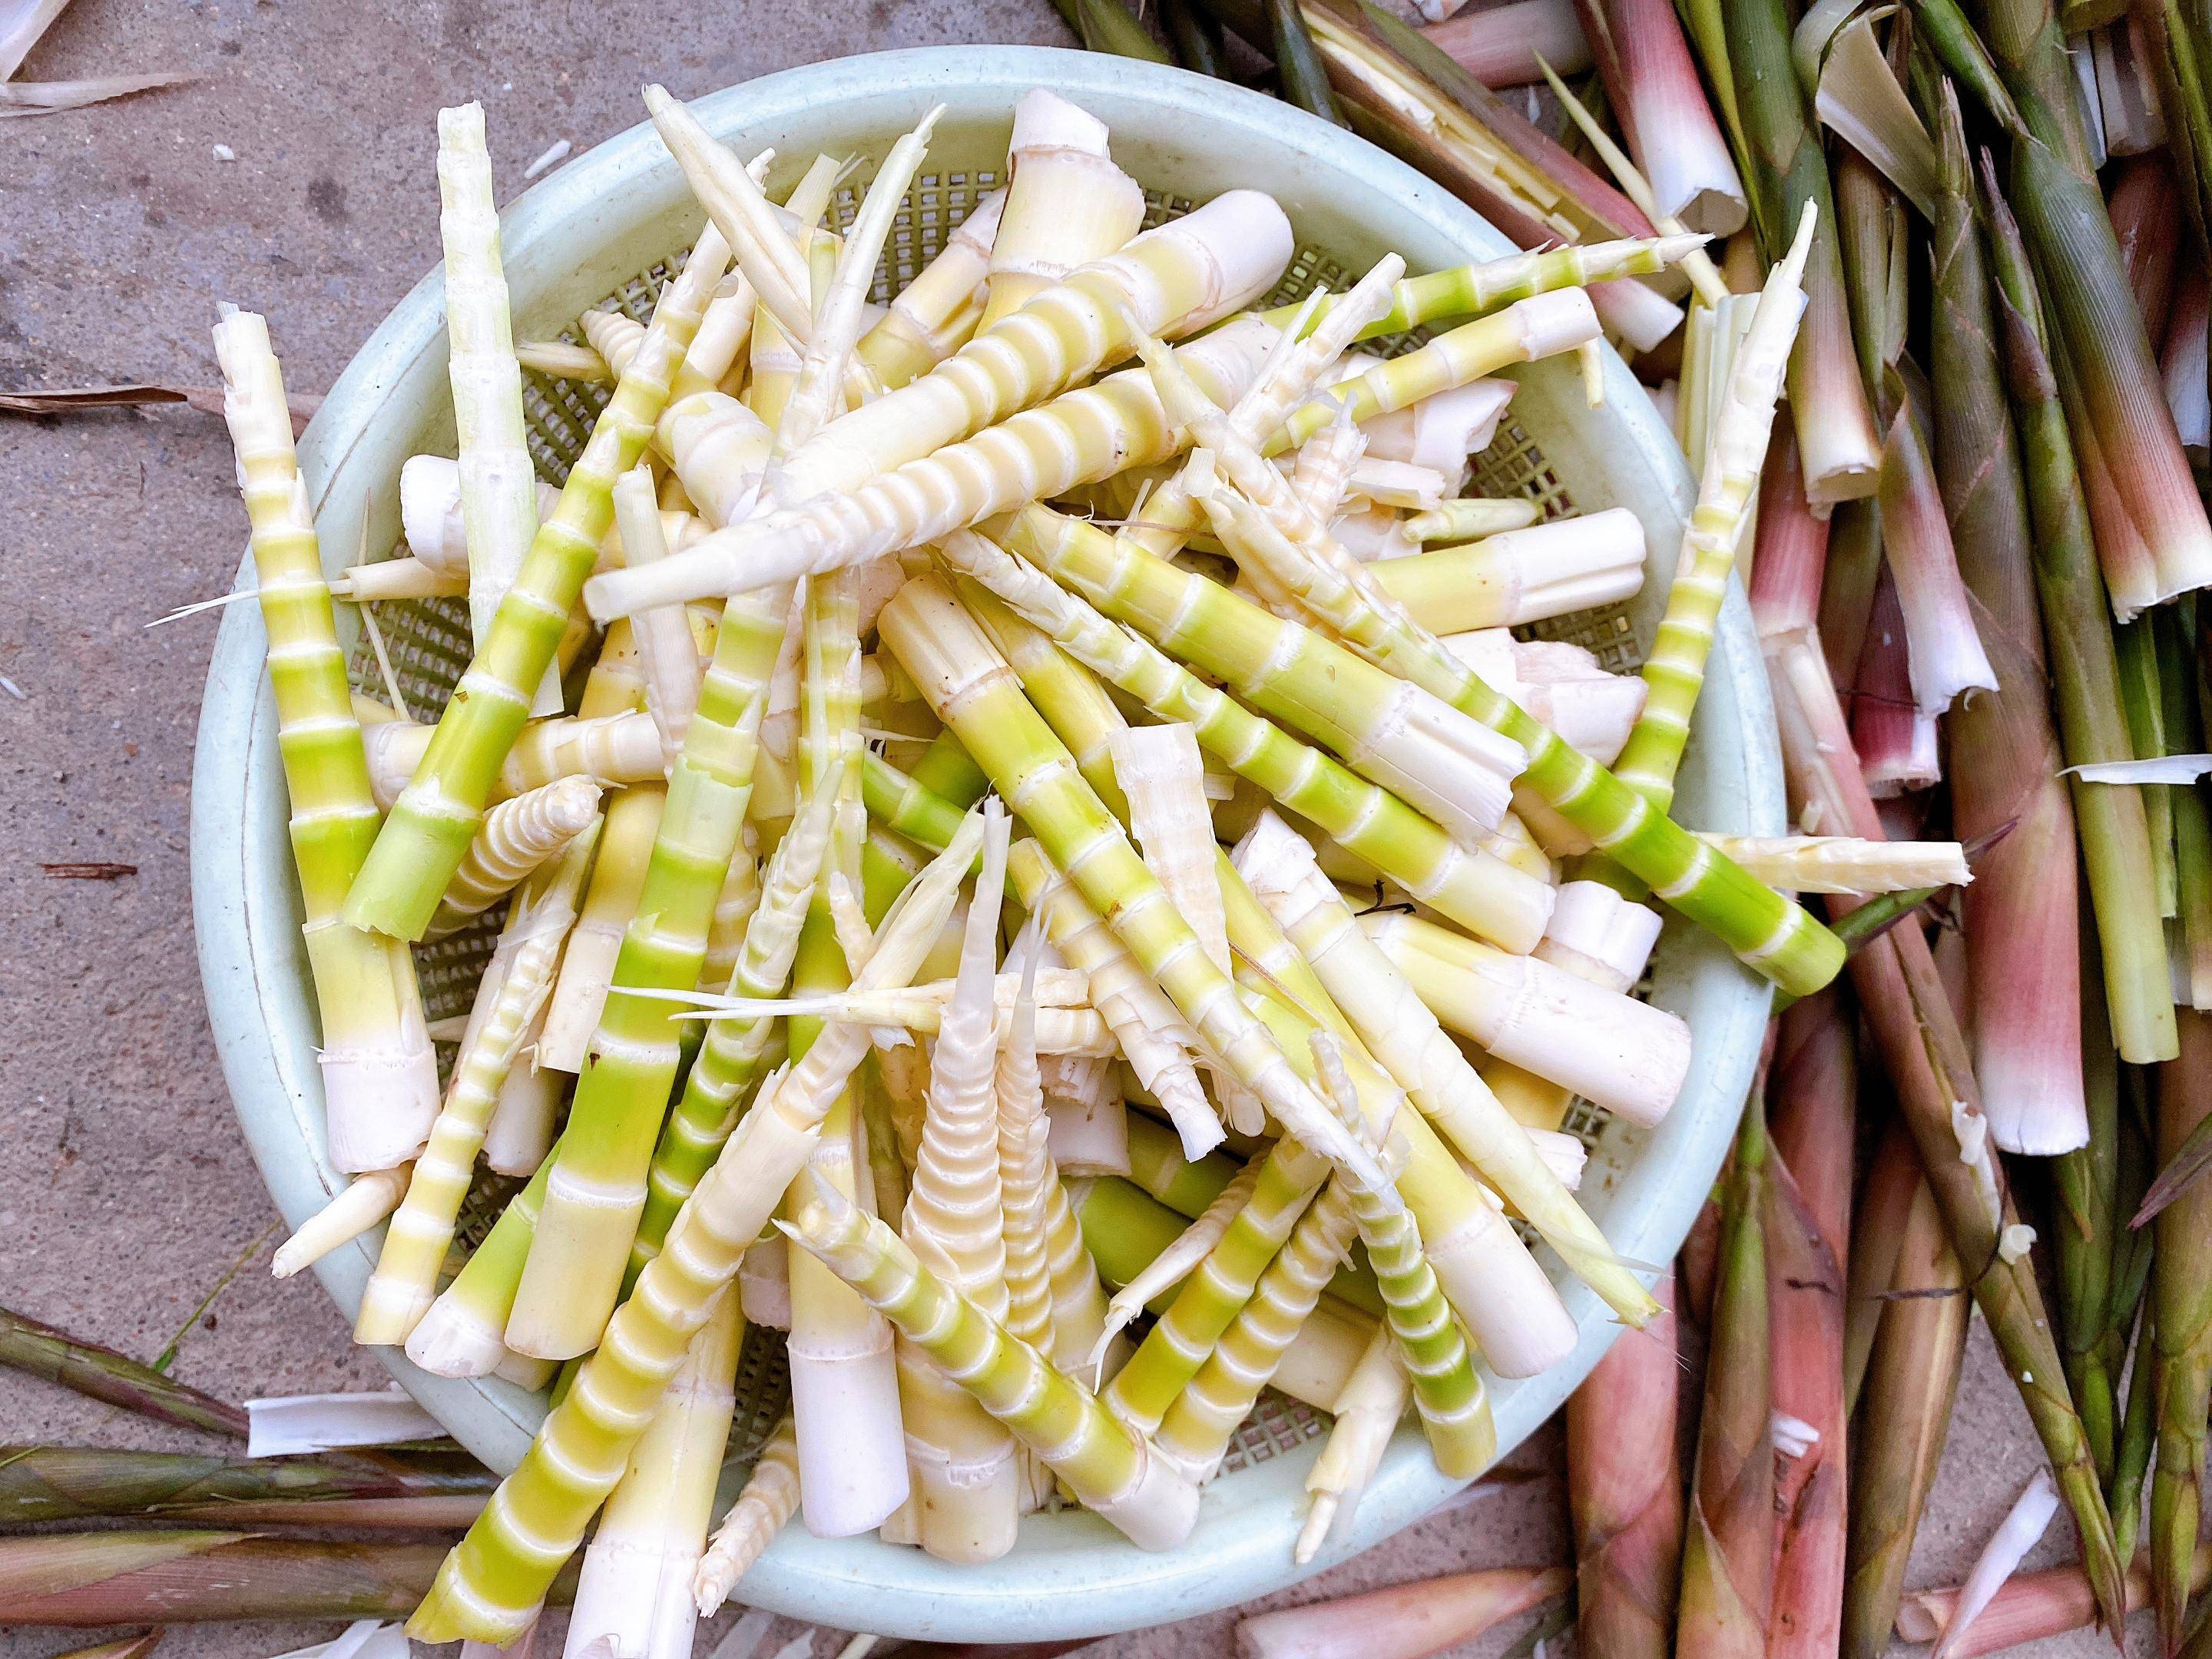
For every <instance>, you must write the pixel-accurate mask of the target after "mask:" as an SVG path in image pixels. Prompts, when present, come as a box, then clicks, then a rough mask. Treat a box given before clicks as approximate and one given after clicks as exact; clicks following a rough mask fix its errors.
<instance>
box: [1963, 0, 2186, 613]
mask: <svg viewBox="0 0 2212 1659" xmlns="http://www.w3.org/2000/svg"><path fill="white" fill-rule="evenodd" d="M1967 16H1968V18H1969V20H1970V21H1972V22H1974V23H1978V25H1979V31H1980V37H1981V40H1982V41H1983V42H1984V43H1985V46H1986V48H1987V55H1988V57H1989V58H1990V60H1991V61H1992V62H1993V63H1994V64H1996V68H1997V71H1998V73H1999V75H2000V76H2002V80H2003V82H2004V84H2005V86H2006V88H2007V89H2008V92H2009V93H2010V94H2011V101H2012V104H2013V106H2014V107H2015V109H2016V110H2017V112H2018V116H2019V120H2020V124H2021V130H2020V131H2019V133H2018V134H2017V136H2016V137H2015V140H2014V143H2013V146H2012V157H2011V161H2012V166H2011V180H2010V182H2011V186H2012V188H2011V204H2012V207H2013V210H2014V211H2015V213H2016V214H2017V215H2018V216H2019V218H2020V223H2021V230H2022V232H2023V234H2025V236H2026V239H2027V246H2029V248H2030V249H2031V250H2032V251H2033V253H2034V256H2035V262H2036V268H2037V274H2038V276H2039V278H2040V280H2041V283H2042V286H2043V290H2044V295H2045V299H2046V301H2048V303H2049V305H2050V307H2051V316H2052V318H2053V319H2054V321H2055V323H2056V325H2057V337H2058V340H2059V342H2060V349H2059V351H2058V352H2057V358H2058V360H2059V362H2060V364H2061V366H2062V378H2063V380H2064V381H2065V384H2066V387H2067V392H2068V399H2069V405H2070V406H2071V407H2072V408H2073V410H2074V411H2075V419H2076V422H2077V426H2076V432H2077V443H2079V444H2080V445H2081V447H2082V448H2083V450H2084V460H2085V465H2086V460H2087V450H2088V447H2089V446H2090V445H2091V444H2092V443H2093V444H2094V445H2095V446H2096V447H2097V448H2098V450H2099V451H2100V453H2102V455H2103V458H2104V460H2105V462H2106V465H2108V467H2109V468H2110V470H2111V472H2112V486H2113V489H2114V494H2115V495H2116V497H2117V500H2118V505H2119V506H2120V507H2122V508H2123V509H2124V512H2125V513H2126V515H2127V518H2128V520H2129V522H2130V527H2131V529H2132V530H2133V532H2134V535H2133V536H2132V537H2131V538H2128V539H2129V542H2130V546H2129V547H2128V548H2125V549H2124V548H2121V547H2118V546H2117V545H2115V544H2114V543H2115V540H2116V539H2117V538H2111V537H2108V538H2106V539H2105V540H2104V541H2103V542H2101V543H2100V544H2099V547H2098V552H2099V555H2100V557H2101V559H2102V560H2103V565H2104V572H2105V577H2106V586H2107V587H2108V589H2109V590H2110V597H2111V599H2112V605H2113V609H2114V611H2115V613H2116V614H2117V615H2118V617H2120V618H2121V619H2122V620H2125V619H2126V618H2128V617H2131V616H2133V615H2134V614H2135V613H2136V611H2138V610H2140V609H2142V607H2143V606H2145V605H2151V604H2154V603H2156V602H2158V601H2160V600H2161V599H2167V598H2171V597H2172V596H2173V595H2174V594H2176V593H2179V592H2185V591H2187V590H2189V589H2191V588H2193V587H2197V586H2201V585H2202V584H2203V583H2204V582H2205V581H2206V580H2212V525H2208V523H2207V520H2206V518H2205V511H2204V506H2203V501H2201V500H2200V499H2199V497H2198V495H2197V488H2196V484H2195V482H2194V481H2193V479H2192V478H2191V476H2190V473H2189V467H2188V463H2187V461H2186V459H2185V458H2184V456H2183V454H2182V451H2181V444H2180V439H2179V435H2178V434H2177V433H2176V431H2175V429H2174V424H2173V416H2172V410H2169V409H2168V408H2167V407H2166V401H2165V398H2164V397H2163V395H2162V394H2161V392H2160V386H2161V382H2160V378H2159V374H2158V360H2157V354H2156V352H2155V351H2154V349H2153V347H2152V344H2151V342H2150V339H2149V337H2148V333H2147V332H2146V331H2145V329H2144V326H2143V319H2142V312H2141V310H2140V309H2139V308H2138V307H2137V305H2136V297H2135V293H2134V290H2133V288H2132V286H2131V285H2130V283H2129V281H2128V276H2127V272H2126V270H2125V268H2124V264H2123V261H2122V259H2121V256H2120V250H2119V244H2118V239H2117V238H2116V237H2115V236H2114V234H2113V232H2112V220H2111V217H2110V216H2109V215H2108V214H2107V213H2106V210H2105V204H2104V198H2103V197H2102V195H2101V194H2100V191H2099V190H2098V187H2097V182H2096V175H2095V171H2094V169H2093V167H2092V165H2091V157H2090V153H2089V148H2088V143H2087V133H2086V132H2085V131H2084V130H2083V127H2082V121H2081V109H2080V106H2079V104H2078V102H2077V101H2076V97H2075V84H2074V71H2073V68H2072V65H2071V64H2070V63H2069V59H2068V57H2067V51H2066V44H2065V39H2064V36H2063V34H2062V33H2061V32H2060V29H2059V26H2058V21H2057V17H2056V16H2055V15H2053V11H2052V8H2051V0H1980V3H1978V4H1977V5H1975V6H1973V7H1972V8H1971V9H1969V12H1968V14H1967Z"/></svg>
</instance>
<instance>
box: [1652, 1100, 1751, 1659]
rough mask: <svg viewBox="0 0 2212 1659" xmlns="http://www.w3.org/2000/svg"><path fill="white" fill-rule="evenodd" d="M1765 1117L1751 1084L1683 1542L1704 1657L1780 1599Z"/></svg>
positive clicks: (1729, 1199) (1726, 1201) (1684, 1595)
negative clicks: (1776, 1565)
mask: <svg viewBox="0 0 2212 1659" xmlns="http://www.w3.org/2000/svg"><path fill="white" fill-rule="evenodd" d="M1767 1156H1768V1148H1767V1139H1766V1119H1765V1114H1764V1112H1763V1111H1762V1110H1761V1109H1760V1103H1759V1100H1758V1099H1757V1097H1755V1096H1754V1097H1753V1098H1752V1099H1751V1100H1749V1101H1747V1103H1746V1104H1745V1107H1744V1113H1743V1123H1742V1127H1741V1128H1740V1129H1739V1130H1738V1131H1737V1133H1736V1140H1735V1165H1734V1168H1733V1169H1732V1170H1731V1171H1730V1172H1729V1176H1728V1178H1727V1181H1726V1183H1725V1186H1724V1189H1723V1199H1722V1206H1721V1260H1720V1276H1719V1279H1718V1282H1717V1284H1716V1285H1715V1287H1714V1291H1713V1312H1712V1323H1711V1347H1710V1352H1709V1355H1708V1358H1707V1361H1706V1365H1705V1409H1704V1413H1703V1415H1702V1416H1701V1417H1700V1419H1699V1425H1698V1451H1697V1461H1696V1463H1695V1465H1694V1466H1693V1473H1692V1477H1691V1485H1690V1507H1689V1521H1688V1526H1687V1528H1686V1531H1685V1534H1684V1536H1683V1543H1682V1589H1681V1608H1680V1617H1679V1619H1678V1621H1677V1624H1676V1627H1675V1638H1674V1639H1675V1647H1676V1650H1677V1651H1679V1652H1680V1653H1682V1654H1684V1655H1691V1654H1695V1655H1697V1656H1699V1659H1731V1656H1736V1655H1741V1656H1745V1659H1754V1656H1763V1655H1764V1654H1765V1651H1766V1644H1767V1626H1768V1620H1769V1618H1770V1615H1771V1612H1772V1604H1773V1589H1774V1585H1773V1574H1774V1536H1775V1517H1774V1453H1773V1449H1772V1446H1771V1442H1770V1439H1769V1428H1768V1425H1769V1421H1770V1419H1771V1416H1772V1414H1773V1400H1772V1379H1771V1371H1770V1369H1769V1367H1770V1363H1771V1360H1770V1353H1769V1350H1768V1330H1767V1275H1766V1247H1765V1238H1764V1231H1763V1223H1762V1212H1763V1210H1764V1208H1765V1204H1766V1183H1767V1178H1768V1172H1767Z"/></svg>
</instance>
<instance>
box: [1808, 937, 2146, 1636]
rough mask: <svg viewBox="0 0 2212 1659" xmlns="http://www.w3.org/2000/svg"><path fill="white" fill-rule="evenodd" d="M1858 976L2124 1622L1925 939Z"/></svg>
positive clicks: (2083, 1440)
mask: <svg viewBox="0 0 2212 1659" xmlns="http://www.w3.org/2000/svg"><path fill="white" fill-rule="evenodd" d="M1916 946H1917V947H1918V948H1917V950H1916V949H1915V948H1913V947H1916ZM1851 969H1852V971H1851V982H1852V985H1853V987H1854V988H1855V989H1856V990H1857V993H1858V995H1859V1000H1860V1002H1861V1004H1862V1006H1864V1007H1865V1008H1866V1009H1867V1011H1868V1017H1869V1027H1870V1029H1871V1030H1873V1031H1874V1033H1875V1038H1876V1043H1877V1047H1878V1048H1880V1049H1881V1053H1882V1057H1883V1060H1884V1064H1885V1066H1886V1067H1887V1070H1888V1072H1889V1074H1890V1078H1891V1081H1892V1082H1893V1085H1895V1087H1896V1089H1897V1092H1898V1098H1899V1104H1900V1105H1901V1106H1902V1108H1903V1109H1904V1115H1905V1121H1906V1122H1907V1124H1908V1125H1909V1126H1910V1127H1911V1130H1912V1133H1913V1139H1914V1140H1915V1141H1916V1142H1917V1145H1918V1146H1919V1149H1920V1161H1921V1166H1922V1169H1923V1170H1924V1171H1925V1172H1926V1173H1927V1176H1928V1179H1929V1185H1930V1188H1931V1190H1932V1191H1933V1192H1934V1193H1935V1194H1936V1200H1937V1203H1938V1205H1939V1206H1940V1208H1941V1210H1942V1214H1943V1218H1944V1223H1945V1225H1946V1227H1947V1229H1948V1231H1949V1233H1950V1236H1951V1238H1952V1240H1953V1243H1954V1247H1955V1248H1956V1249H1958V1251H1959V1254H1960V1260H1961V1261H1972V1262H1973V1263H1975V1264H1977V1266H1976V1267H1975V1268H1974V1269H1972V1270H1970V1272H1971V1282H1972V1285H1973V1287H1974V1294H1975V1300H1976V1302H1977V1304H1978V1305H1979V1306H1980V1308H1981V1309H1982V1311H1983V1315H1984V1318H1985V1319H1986V1320H1987V1321H1988V1322H1989V1326H1990V1334H1992V1335H1993V1336H1994V1337H1995V1338H1996V1343H1997V1347H1998V1351H1999V1352H2001V1353H2002V1354H2003V1356H2004V1358H2005V1368H2006V1370H2007V1372H2008V1374H2009V1375H2010V1376H2012V1377H2013V1378H2014V1380H2015V1384H2016V1386H2017V1387H2018V1388H2019V1389H2020V1392H2021V1401H2023V1403H2025V1404H2026V1406H2027V1410H2028V1415H2029V1417H2030V1418H2031V1419H2033V1421H2034V1423H2035V1426H2036V1431H2037V1433H2038V1435H2039V1437H2040V1438H2041V1439H2042V1441H2043V1443H2044V1447H2045V1451H2046V1453H2047V1454H2048V1455H2049V1456H2050V1458H2051V1467H2052V1468H2053V1470H2054V1472H2055V1473H2056V1474H2057V1479H2058V1482H2059V1486H2060V1489H2061V1491H2062V1492H2063V1493H2064V1495H2065V1497H2066V1499H2067V1502H2068V1504H2069V1507H2070V1508H2071V1509H2072V1510H2073V1511H2074V1515H2075V1522H2076V1524H2077V1526H2078V1527H2079V1528H2080V1529H2081V1533H2082V1535H2083V1556H2084V1559H2086V1560H2087V1562H2088V1563H2089V1565H2090V1573H2091V1577H2092V1579H2093V1582H2095V1583H2097V1585H2098V1589H2099V1592H2100V1601H2101V1602H2102V1604H2103V1605H2104V1606H2105V1607H2106V1608H2108V1609H2109V1610H2110V1612H2111V1616H2112V1617H2114V1618H2118V1616H2120V1615H2119V1612H2118V1609H2119V1608H2120V1607H2121V1605H2122V1592H2121V1579H2122V1566H2121V1563H2120V1561H2119V1559H2118V1555H2117V1553H2116V1552H2115V1551H2114V1548H2113V1544H2112V1522H2111V1517H2110V1516H2109V1515H2108V1514H2107V1513H2106V1510H2105V1505H2104V1492H2103V1488H2102V1486H2101V1485H2100V1483H2099V1481H2098V1479H2097V1472H2096V1466H2095V1462H2094V1460H2093V1457H2092V1456H2091V1455H2090V1449H2089V1443H2088V1440H2087V1436H2086V1434H2085V1433H2084V1431H2083V1430H2082V1425H2081V1419H2080V1417H2079V1416H2078V1415H2077V1414H2076V1413H2075V1409H2074V1404H2073V1400H2072V1397H2071V1395H2069V1392H2068V1390H2067V1388H2066V1380H2065V1373H2064V1369H2063V1366H2062V1364H2060V1361H2059V1357H2058V1352H2057V1345H2056V1343H2055V1342H2054V1341H2053V1340H2052V1336H2051V1328H2050V1321H2049V1318H2048V1316H2047V1315H2046V1313H2045V1309H2044V1304H2043V1297H2042V1292H2041V1290H2040V1289H2039V1286H2038V1285H2037V1282H2036V1279H2035V1275H2034V1271H2033V1263H2032V1261H2030V1259H2029V1258H2028V1257H2027V1255H2020V1256H2019V1257H2018V1258H2017V1259H2016V1260H2015V1261H2005V1260H2004V1259H2003V1257H2002V1255H2000V1254H1999V1244H2000V1240H2001V1239H2002V1236H2003V1231H2004V1229H2006V1228H2007V1227H2009V1226H2011V1225H2015V1222H2016V1221H2017V1215H2016V1213H2015V1212H2014V1211H2013V1209H2012V1208H2011V1205H2010V1200H2009V1198H2008V1195H2007V1194H2006V1192H2005V1189H2004V1186H2003V1183H2002V1176H2001V1172H1999V1171H1998V1170H1997V1169H1996V1164H1995V1162H1994V1159H1995V1154H1994V1152H1992V1151H1990V1149H1988V1148H1987V1147H1984V1148H1983V1149H1982V1151H1981V1152H1980V1155H1979V1157H1978V1158H1976V1159H1975V1161H1974V1162H1973V1163H1971V1164H1970V1163H1968V1162H1967V1161H1966V1159H1965V1158H1964V1157H1963V1156H1962V1153H1961V1147H1960V1139H1959V1131H1958V1129H1957V1127H1955V1125H1956V1123H1957V1121H1958V1120H1959V1117H1960V1103H1961V1102H1972V1100H1973V1098H1974V1096H1975V1087H1974V1083H1973V1073H1972V1065H1971V1063H1970V1061H1969V1060H1968V1058H1967V1055H1966V1045H1965V1042H1964V1039H1963V1038H1962V1037H1961V1036H1960V1032H1959V1030H1958V1027H1957V1025H1956V1024H1955V1022H1954V1020H1953V1019H1952V1018H1950V1009H1949V1007H1948V1004H1947V1003H1946V1002H1945V1000H1944V996H1943V991H1942V987H1941V985H1940V984H1939V983H1937V982H1936V975H1935V971H1934V965H1933V963H1932V961H1931V960H1930V959H1929V955H1928V952H1927V950H1926V947H1925V945H1923V943H1922V941H1921V940H1920V939H1919V937H1918V935H1917V934H1915V933H1912V932H1911V930H1910V929H1900V930H1897V931H1895V932H1893V933H1890V934H1889V935H1888V936H1887V937H1886V938H1885V939H1884V940H1883V941H1882V943H1881V945H1877V946H1876V947H1875V948H1874V949H1872V950H1869V951H1862V952H1861V953H1860V954H1859V955H1858V956H1857V957H1854V958H1853V959H1852V963H1851Z"/></svg>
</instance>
